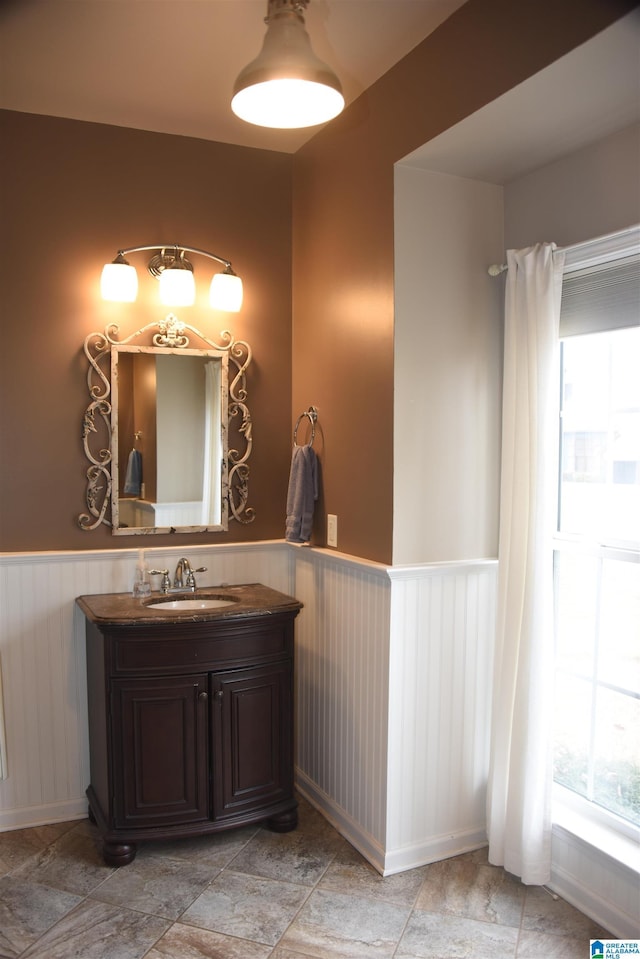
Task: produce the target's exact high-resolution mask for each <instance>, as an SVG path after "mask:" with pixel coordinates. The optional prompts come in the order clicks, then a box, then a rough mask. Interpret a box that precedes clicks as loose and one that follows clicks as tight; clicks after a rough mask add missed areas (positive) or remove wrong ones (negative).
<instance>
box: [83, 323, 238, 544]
mask: <svg viewBox="0 0 640 959" xmlns="http://www.w3.org/2000/svg"><path fill="white" fill-rule="evenodd" d="M152 330H155V331H156V332H154V333H153V336H152V345H153V346H155V347H164V348H166V349H167V350H180V349H184V348H186V347H188V346H189V337H188V335H187V333H192V334H194V335H195V336H197V337H198V338H199V339H200V340H201V341H202V342H203V343H205V344H207V346H208V347H210V348H211V349H213V350H215V351H217V352H219V353H221V354H226V355H227V357H228V362H229V364H233V366H234V367H235V370H234V371H233V372H234V375H233V376H232V375H231V367H229V371H230V372H229V377H228V380H229V382H228V395H227V400H228V402H227V421H226V422H225V423H223V429H224V430H225V432H226V433H227V435H228V426H229V424H230V423H231V421H232V420H233V419H235V418H238V419H239V426H238V427H237V433H238V434H239V435H240V436H241V438H242V439H243V442H244V449H241V450H239V449H235V448H231V447H230V445H228V444H227V446H228V448H227V452H226V463H225V464H224V465H225V466H226V469H225V470H224V473H225V474H226V482H223V487H222V499H223V511H222V512H223V517H224V524H223V526H222V527H221V528H223V529H226V528H227V525H228V519H235V520H237V521H238V522H239V523H243V524H247V523H251V522H253V520H254V519H255V510H254V509H253V507H251V506H248V505H247V502H248V498H249V464H248V460H249V456H250V455H251V448H252V443H253V440H252V422H251V413H250V411H249V407H248V404H247V387H246V371H247V368H248V366H249V364H250V363H251V358H252V354H251V348H250V346H249V344H248V343H247V342H246V341H244V340H235V339H234V338H233V335H232V334H231V333H230V332H229V330H223V331H222V332H221V333H220V340H221V342H215V341H214V340H211V339H209V337H207V336H206V335H205V334H204V333H202V332H201V331H200V330H199V329H197V327H195V326H192V325H191V324H189V323H184V322H182V321H181V320H178V318H177V317H176V316H174V315H173V314H172V313H170V314H169V315H168V316H166V317H165V318H164V319H163V320H160V321H159V322H156V323H147V324H146V325H145V326H143V327H141V328H140V329H138V330H136V331H135V332H134V333H131V334H130V335H129V336H126V337H123V338H120V335H119V334H120V328H119V327H118V326H117V324H115V323H111V324H109V325H108V326H107V327H106V329H105V331H104V333H100V332H92V333H89V334H88V335H87V337H86V339H85V341H84V353H85V356H86V357H87V360H88V362H89V368H88V371H87V387H88V390H89V398H90V401H89V405H88V406H87V408H86V410H85V413H84V417H83V423H82V442H83V447H84V452H85V456H86V458H87V459H88V460H89V464H90V465H89V467H88V469H87V473H86V477H87V488H86V506H87V510H88V512H86V513H81V514H80V515H79V516H78V525H79V526H80V528H81V529H84V530H86V531H91V530H94V529H97V528H98V527H99V526H101V525H103V524H104V525H106V526H110V527H111V528H112V529H113V531H114V533H115V532H117V530H116V528H115V527H114V526H113V523H112V518H111V513H112V490H113V482H112V471H111V467H112V463H113V450H112V443H111V440H110V442H109V446H108V447H107V446H101V444H100V443H99V442H98V443H97V448H96V439H97V438H98V437H99V435H100V434H101V433H104V434H105V435H107V436H109V437H110V438H111V437H112V435H113V422H112V416H113V408H112V403H111V379H110V375H109V374H110V371H111V351H112V347H118V346H124V345H126V344H130V343H132V342H133V341H135V340H136V339H137V338H139V337H143V336H144V335H145V334H149V333H150V332H151V331H152ZM103 366H104V369H103ZM107 371H108V372H107ZM96 421H97V422H98V424H101V425H100V427H99V425H97V422H96ZM206 530H207V527H206V526H198V527H183V528H180V529H174V528H173V527H170V528H167V529H165V528H155V527H139V528H135V529H131V530H127V532H130V533H137V534H146V533H156V532H159V533H164V532H183V531H184V532H204V531H206Z"/></svg>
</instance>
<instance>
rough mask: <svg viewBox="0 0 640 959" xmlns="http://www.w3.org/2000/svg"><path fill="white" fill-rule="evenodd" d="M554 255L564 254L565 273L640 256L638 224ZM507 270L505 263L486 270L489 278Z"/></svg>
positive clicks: (561, 250) (561, 248)
mask: <svg viewBox="0 0 640 959" xmlns="http://www.w3.org/2000/svg"><path fill="white" fill-rule="evenodd" d="M554 253H564V254H565V264H564V268H565V273H567V272H573V271H574V270H580V269H582V267H584V266H585V265H586V262H585V261H588V264H589V265H590V266H595V265H596V264H598V263H606V262H607V261H608V260H612V259H618V258H619V257H623V256H638V255H640V224H637V223H636V224H634V225H633V226H628V227H626V228H625V229H624V230H617V231H616V232H615V233H606V234H605V235H604V236H598V237H596V238H595V239H593V240H582V241H581V242H580V243H572V244H571V245H570V246H559V247H557V248H556V249H555V250H554ZM507 269H508V266H507V264H506V263H492V264H491V266H490V267H488V269H487V273H488V274H489V276H500V274H501V273H504V272H505V270H507Z"/></svg>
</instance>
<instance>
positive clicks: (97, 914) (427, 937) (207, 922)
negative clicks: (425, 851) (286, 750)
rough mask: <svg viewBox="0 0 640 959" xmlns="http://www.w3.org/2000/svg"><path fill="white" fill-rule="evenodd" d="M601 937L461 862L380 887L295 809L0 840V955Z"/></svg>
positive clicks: (460, 948)
mask: <svg viewBox="0 0 640 959" xmlns="http://www.w3.org/2000/svg"><path fill="white" fill-rule="evenodd" d="M596 937H599V938H612V937H611V936H608V934H607V933H606V931H605V930H603V929H600V928H599V927H597V926H596V925H595V924H594V923H593V922H592V921H591V920H590V919H588V918H587V917H586V916H584V915H582V914H581V913H580V912H578V911H577V910H576V909H574V908H572V907H571V906H569V905H568V904H567V903H565V902H563V901H562V900H556V899H554V898H553V897H552V896H551V895H550V894H549V893H548V892H546V891H545V890H544V889H541V888H538V887H531V886H529V887H525V886H523V885H521V884H520V883H519V882H518V881H517V880H515V879H514V878H513V877H512V876H510V875H508V874H507V873H506V872H504V870H502V869H499V868H496V867H494V866H490V865H488V863H487V857H486V851H484V850H481V851H479V852H475V853H468V854H466V855H463V856H458V857H456V858H455V859H448V860H445V861H443V862H438V863H433V864H432V865H429V866H424V867H422V868H420V869H414V870H412V871H410V872H405V873H401V874H399V875H396V876H390V877H387V878H386V879H383V878H382V877H381V876H379V875H378V873H376V872H375V871H374V870H373V869H372V867H371V866H370V865H369V864H368V863H367V862H365V860H364V859H363V858H362V856H360V854H359V853H357V852H356V851H355V850H354V849H353V848H352V847H351V846H350V845H349V844H348V843H347V842H346V841H345V840H344V839H343V838H342V837H341V836H340V835H339V834H338V833H337V832H336V831H335V830H334V829H333V828H332V827H331V826H330V825H329V823H327V822H326V820H325V819H324V818H323V817H322V816H321V815H320V814H319V813H317V812H316V811H315V810H314V809H312V808H311V807H310V806H309V805H308V804H307V803H305V802H304V801H302V802H301V804H300V825H299V827H298V829H297V830H296V831H295V832H291V833H286V834H284V835H278V834H276V833H271V832H268V831H267V830H266V829H263V828H262V827H255V826H252V827H249V828H243V829H239V830H234V831H232V832H228V833H223V834H219V835H217V836H209V837H201V838H199V839H189V840H182V841H172V842H163V843H150V844H148V845H143V846H140V847H139V851H138V855H137V857H136V859H135V860H134V862H133V863H131V864H130V865H129V866H124V867H121V868H120V869H113V868H111V867H109V866H106V865H105V864H104V862H103V860H102V857H101V853H100V844H99V840H98V836H97V831H96V830H95V828H94V827H93V826H92V825H91V824H90V823H89V821H88V820H83V821H79V822H78V821H75V822H67V823H61V824H57V825H52V826H42V827H39V828H33V829H22V830H18V831H14V832H5V833H0V957H2V959H18V957H20V959H142V957H145V959H426V957H429V959H433V957H442V959H463V957H465V959H467V957H468V959H529V957H538V959H539V957H543V956H544V957H545V959H552V957H554V959H555V957H558V959H585V957H587V956H588V955H589V939H591V938H596Z"/></svg>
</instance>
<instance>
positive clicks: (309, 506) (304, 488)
mask: <svg viewBox="0 0 640 959" xmlns="http://www.w3.org/2000/svg"><path fill="white" fill-rule="evenodd" d="M317 498H318V458H317V456H316V454H315V451H314V450H313V448H312V447H311V446H294V447H293V453H292V454H291V473H290V475H289V490H288V492H287V521H286V525H285V539H286V540H287V541H288V542H289V543H308V542H309V538H310V536H311V530H312V527H313V504H314V501H315V500H317Z"/></svg>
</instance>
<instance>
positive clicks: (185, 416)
mask: <svg viewBox="0 0 640 959" xmlns="http://www.w3.org/2000/svg"><path fill="white" fill-rule="evenodd" d="M226 359H227V357H226V355H222V356H221V355H220V354H219V353H216V352H214V351H211V350H180V351H179V352H177V351H175V350H166V349H157V348H155V347H147V348H144V347H131V346H116V347H113V349H112V351H111V390H112V433H111V446H112V466H111V480H112V486H111V497H112V505H111V518H112V525H113V531H114V533H119V532H122V533H125V532H133V531H137V530H139V529H142V530H145V531H146V530H147V529H148V528H150V527H151V528H154V529H156V530H164V531H170V530H171V529H178V528H184V529H194V528H200V527H202V528H206V529H211V530H219V529H226V528H227V526H228V523H227V514H226V509H223V496H222V483H223V479H225V478H226V470H225V469H224V467H225V465H226V455H227V450H226V447H225V442H226V435H227V431H226V429H223V428H222V423H223V410H225V409H226V403H225V398H226V392H227V378H228V371H227V363H226ZM225 420H226V416H225ZM223 474H224V475H223Z"/></svg>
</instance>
